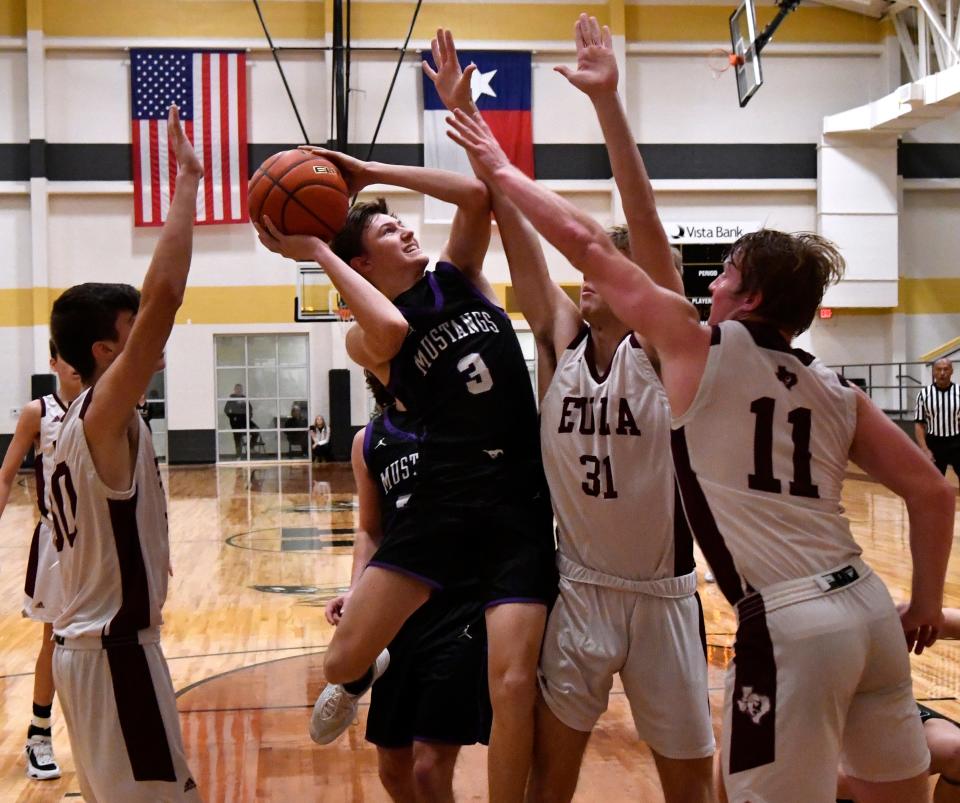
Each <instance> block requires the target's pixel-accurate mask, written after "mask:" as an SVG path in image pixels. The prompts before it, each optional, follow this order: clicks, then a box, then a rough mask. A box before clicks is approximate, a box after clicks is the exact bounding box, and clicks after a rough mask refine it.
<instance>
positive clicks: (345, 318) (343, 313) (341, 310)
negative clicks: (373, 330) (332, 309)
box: [337, 301, 353, 323]
mask: <svg viewBox="0 0 960 803" xmlns="http://www.w3.org/2000/svg"><path fill="white" fill-rule="evenodd" d="M337 317H338V318H339V319H340V320H341V321H342V322H343V323H349V322H350V321H352V320H353V313H352V312H350V307H348V306H347V305H346V304H344V303H343V302H342V301H341V302H340V304H339V306H337Z"/></svg>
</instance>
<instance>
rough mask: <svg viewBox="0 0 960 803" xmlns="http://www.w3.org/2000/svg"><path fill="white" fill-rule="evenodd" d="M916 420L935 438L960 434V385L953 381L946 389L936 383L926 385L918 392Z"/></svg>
mask: <svg viewBox="0 0 960 803" xmlns="http://www.w3.org/2000/svg"><path fill="white" fill-rule="evenodd" d="M915 420H916V422H917V423H918V424H923V426H924V428H925V429H926V430H927V435H932V436H933V437H935V438H953V437H956V436H958V435H960V387H958V386H957V385H955V384H954V383H953V382H951V383H950V387H948V388H947V389H946V390H940V388H938V387H937V386H936V385H935V384H934V385H928V386H927V387H925V388H924V389H923V390H921V391H920V392H919V393H918V394H917V416H916V419H915Z"/></svg>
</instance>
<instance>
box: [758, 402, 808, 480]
mask: <svg viewBox="0 0 960 803" xmlns="http://www.w3.org/2000/svg"><path fill="white" fill-rule="evenodd" d="M775 407H776V399H771V398H770V397H769V396H763V397H761V398H759V399H754V400H753V401H752V402H751V403H750V412H751V413H753V414H754V415H755V416H756V417H757V425H756V428H755V430H754V436H753V474H750V475H749V476H748V477H747V485H749V486H750V488H752V489H753V490H754V491H769V492H770V493H775V494H778V493H782V491H781V483H780V480H778V479H777V478H776V477H775V476H774V474H773V413H774V408H775ZM810 421H811V414H810V410H809V409H808V408H806V407H795V408H794V409H792V410H791V411H790V412H789V413H788V414H787V422H788V423H789V424H790V426H791V427H793V479H792V480H791V481H790V495H791V496H804V497H806V498H808V499H819V498H820V491H819V489H818V488H817V486H816V485H814V484H813V480H812V479H811V477H810Z"/></svg>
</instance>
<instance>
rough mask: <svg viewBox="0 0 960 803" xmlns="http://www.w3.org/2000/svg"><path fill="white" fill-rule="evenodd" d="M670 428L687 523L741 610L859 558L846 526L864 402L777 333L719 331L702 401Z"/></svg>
mask: <svg viewBox="0 0 960 803" xmlns="http://www.w3.org/2000/svg"><path fill="white" fill-rule="evenodd" d="M673 426H674V429H675V432H674V444H673V445H674V458H675V463H676V470H677V477H678V479H679V482H680V489H681V493H682V494H683V504H684V508H685V509H686V513H687V517H688V518H689V520H690V525H691V527H692V529H693V533H694V535H695V536H696V538H697V541H698V542H699V544H700V546H701V548H702V549H703V552H704V555H705V556H706V558H707V560H708V561H709V562H710V564H711V568H712V569H713V571H714V574H715V575H716V577H717V582H718V583H719V584H720V587H721V590H723V592H724V594H725V595H726V596H727V598H728V599H730V600H731V601H732V602H736V601H737V600H738V599H739V598H740V597H741V596H743V593H744V591H746V590H748V589H749V588H753V589H756V590H760V589H763V588H764V587H766V586H769V585H770V584H772V583H777V582H780V581H784V580H792V579H795V578H800V577H807V576H809V575H812V574H815V573H817V572H821V571H824V570H826V569H830V568H833V567H836V566H839V565H842V564H843V563H844V562H845V561H847V560H849V559H850V558H851V557H854V556H856V555H859V554H860V548H859V547H858V546H857V543H856V542H855V541H854V540H853V537H852V535H851V534H850V527H849V524H848V523H847V521H846V519H844V518H843V516H841V515H840V490H841V486H842V484H843V478H844V474H845V472H846V469H847V457H848V455H849V453H850V444H851V442H852V440H853V435H854V431H855V430H856V426H857V398H856V391H855V390H854V389H853V388H852V387H850V386H848V385H847V384H846V382H845V380H841V379H840V377H838V376H837V375H836V374H835V373H834V372H833V371H831V370H829V369H828V368H827V367H826V366H824V365H823V364H822V363H821V362H820V361H819V360H817V359H816V358H815V357H813V355H811V354H807V353H806V352H803V351H800V350H799V349H791V348H790V346H789V344H788V343H787V342H786V341H785V340H784V339H783V337H782V336H781V335H780V333H779V332H777V331H776V330H775V329H774V328H772V327H770V326H766V325H761V324H757V323H753V322H741V321H726V322H724V323H722V324H720V325H719V326H715V327H713V338H712V345H711V346H710V354H709V357H708V359H707V364H706V368H705V370H704V373H703V378H702V379H701V382H700V387H699V389H698V390H697V395H696V397H695V398H694V401H693V404H692V405H691V407H690V409H689V410H688V411H687V413H686V414H685V415H683V416H680V417H678V418H676V419H675V420H674V422H673Z"/></svg>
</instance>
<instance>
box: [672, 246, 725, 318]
mask: <svg viewBox="0 0 960 803" xmlns="http://www.w3.org/2000/svg"><path fill="white" fill-rule="evenodd" d="M730 245H731V243H708V244H704V245H700V244H696V243H681V244H679V245H676V246H675V247H676V248H679V249H680V254H681V255H682V256H683V292H684V295H686V297H687V299H688V300H689V301H690V302H691V303H692V304H693V305H694V306H695V307H696V308H697V312H699V313H700V320H701V321H705V320H707V318H709V317H710V304H711V301H710V284H711V282H713V280H714V279H716V278H717V276H719V275H720V274H721V273H722V272H723V260H724V259H725V258H726V256H727V253H728V252H729V251H730Z"/></svg>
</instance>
